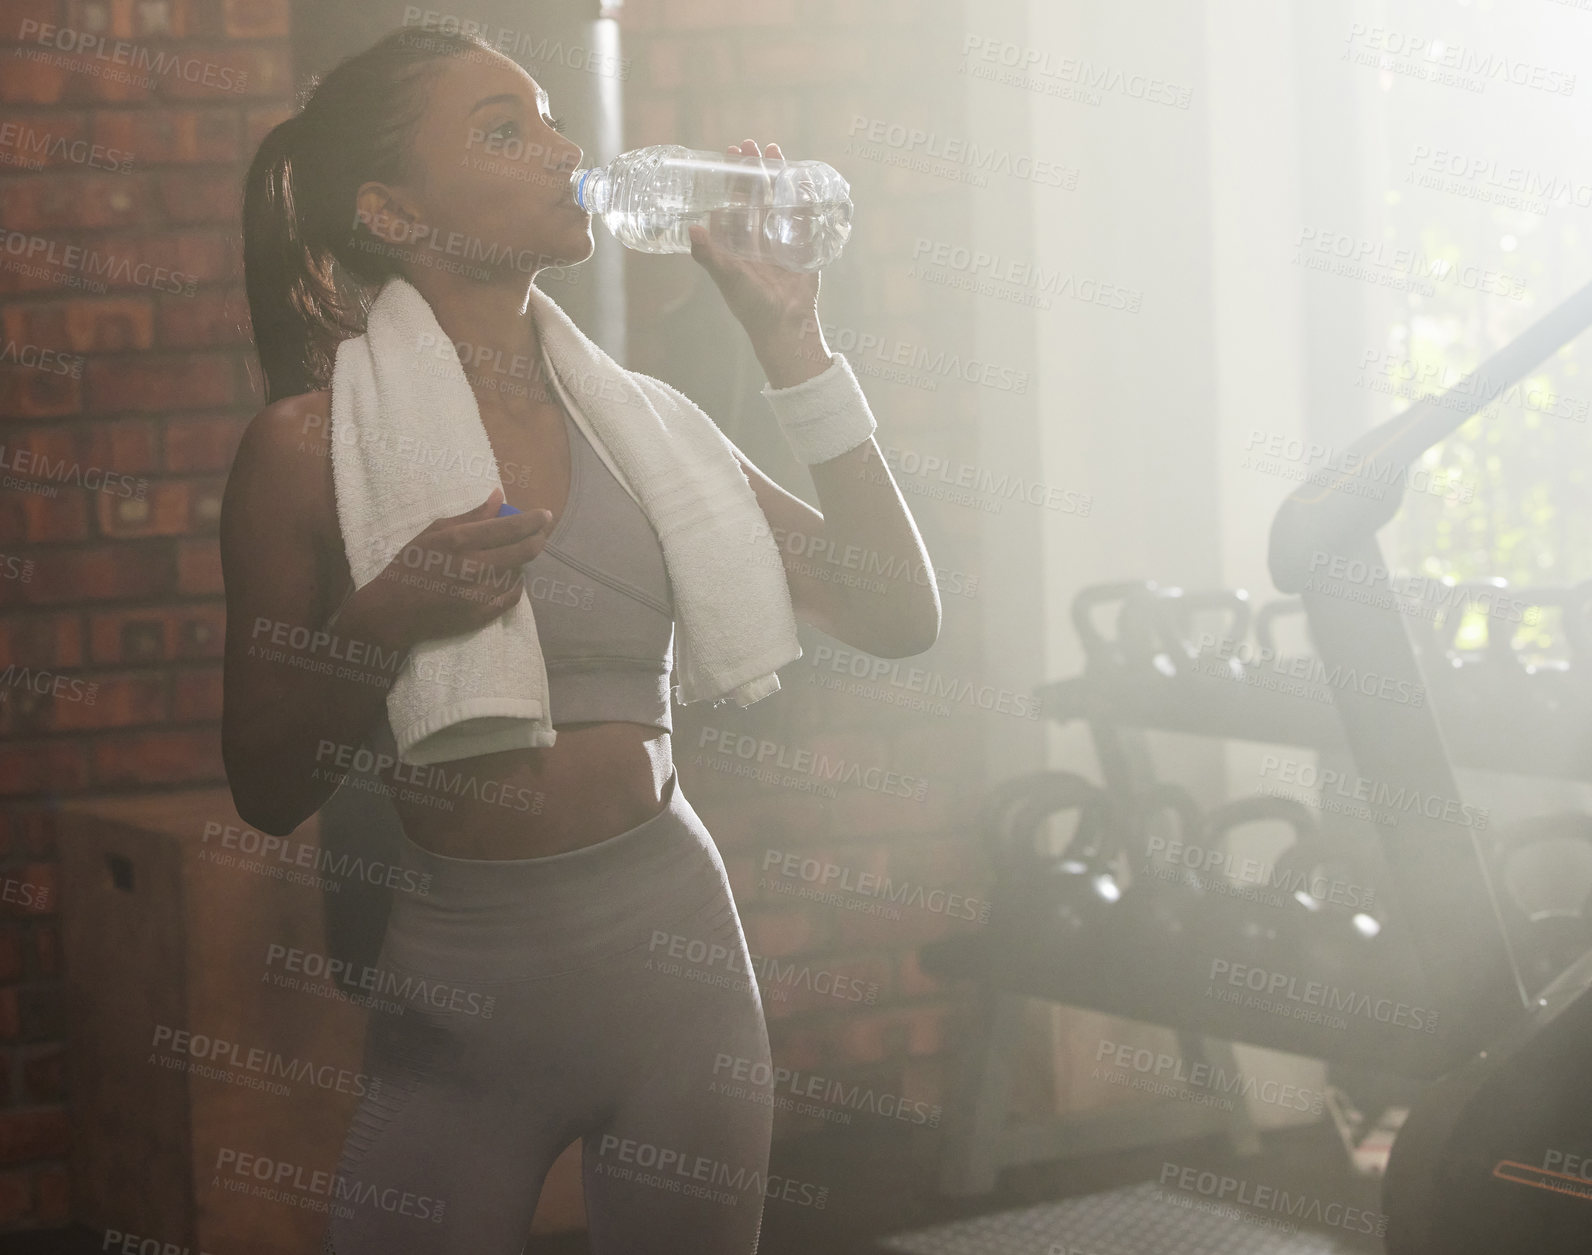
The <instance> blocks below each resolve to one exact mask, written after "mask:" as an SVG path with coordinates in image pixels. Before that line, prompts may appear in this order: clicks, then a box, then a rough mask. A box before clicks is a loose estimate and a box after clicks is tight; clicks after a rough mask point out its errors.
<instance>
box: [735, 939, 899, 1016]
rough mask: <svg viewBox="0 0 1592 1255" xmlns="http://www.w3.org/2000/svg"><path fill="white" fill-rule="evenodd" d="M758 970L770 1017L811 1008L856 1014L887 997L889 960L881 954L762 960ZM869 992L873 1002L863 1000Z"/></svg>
mask: <svg viewBox="0 0 1592 1255" xmlns="http://www.w3.org/2000/svg"><path fill="white" fill-rule="evenodd" d="M753 953H754V954H761V952H760V951H753ZM764 957H766V956H764ZM761 971H762V976H760V978H759V980H758V984H759V986H760V987H761V989H762V991H763V1007H764V1010H765V1011H766V1012H767V1014H768V1015H769V1017H770V1018H773V1019H784V1018H787V1017H789V1016H792V1015H802V1014H805V1013H807V1012H811V1011H830V1012H836V1013H840V1014H859V1013H862V1012H863V1011H864V1008H865V1007H867V1006H871V1005H875V1003H884V1002H888V1001H889V999H890V961H889V959H887V958H885V957H884V956H882V955H876V956H873V957H871V958H860V959H827V958H826V959H817V958H811V959H800V960H796V961H794V962H782V963H779V964H778V966H775V965H774V964H764V965H761ZM781 977H783V979H780V978H781ZM818 986H821V988H820V987H818ZM869 993H872V994H873V996H874V999H875V1003H865V1002H864V1001H863V1000H864V999H865V998H866V997H867V996H868V994H869Z"/></svg>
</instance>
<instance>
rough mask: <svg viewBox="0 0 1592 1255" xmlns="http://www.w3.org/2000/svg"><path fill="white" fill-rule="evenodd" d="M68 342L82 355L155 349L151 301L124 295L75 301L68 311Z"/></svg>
mask: <svg viewBox="0 0 1592 1255" xmlns="http://www.w3.org/2000/svg"><path fill="white" fill-rule="evenodd" d="M66 342H67V344H68V345H70V346H71V348H72V349H73V350H74V351H76V352H78V353H114V352H116V351H118V350H122V349H147V348H149V347H151V346H152V345H153V344H154V342H155V333H154V310H153V308H152V304H151V302H150V299H149V298H148V297H147V296H122V297H104V298H101V299H98V300H77V301H73V302H72V303H71V304H70V305H68V306H67V308H66Z"/></svg>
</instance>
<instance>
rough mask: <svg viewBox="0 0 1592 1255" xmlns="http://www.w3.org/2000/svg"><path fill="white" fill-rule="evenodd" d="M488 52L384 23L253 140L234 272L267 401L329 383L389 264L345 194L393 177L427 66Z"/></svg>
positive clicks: (452, 37)
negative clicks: (256, 143)
mask: <svg viewBox="0 0 1592 1255" xmlns="http://www.w3.org/2000/svg"><path fill="white" fill-rule="evenodd" d="M490 51H491V47H490V45H488V44H486V43H485V42H483V41H482V40H480V39H478V38H476V37H475V36H471V35H465V34H450V33H445V32H439V31H420V30H417V29H415V28H412V27H405V28H402V29H399V30H396V31H393V32H392V33H391V34H389V35H387V36H385V37H384V38H383V39H381V40H379V41H378V42H377V43H376V44H374V45H373V46H372V47H370V48H368V49H366V50H365V51H364V52H362V53H359V54H358V55H357V56H354V57H350V58H349V59H348V60H346V61H344V62H342V63H341V64H340V65H338V66H337V67H336V68H335V69H333V70H332V71H331V73H329V74H328V75H327V76H326V77H325V79H323V80H322V81H321V82H320V83H319V85H317V87H316V88H315V90H314V92H313V93H312V94H311V95H310V97H309V100H308V102H307V103H306V104H305V106H304V109H303V111H302V112H300V113H298V114H295V115H294V116H293V117H291V118H288V119H287V121H285V122H282V123H280V124H279V125H277V126H275V127H273V128H272V129H271V130H270V132H269V133H267V135H266V137H265V138H264V140H262V141H261V143H260V148H259V151H258V152H256V153H255V155H254V161H253V162H252V163H251V164H250V166H249V172H248V174H247V175H246V176H245V178H244V185H243V280H244V287H245V289H246V291H247V293H248V299H249V317H250V319H251V321H252V322H253V324H254V344H255V348H256V350H257V351H258V353H259V355H260V369H261V372H262V373H263V374H264V376H265V399H266V401H267V402H268V403H269V402H271V401H276V400H279V399H280V398H282V397H289V396H295V395H297V394H298V393H301V392H311V391H314V390H316V389H319V388H327V387H330V386H331V376H332V365H333V363H334V362H335V360H336V356H337V345H338V344H339V343H340V342H341V341H342V340H344V339H346V338H347V337H349V336H352V335H358V334H360V333H361V332H362V331H363V330H364V321H365V317H366V314H367V313H368V311H369V307H370V301H371V300H372V299H373V297H374V292H373V291H371V290H370V289H371V288H374V287H379V285H380V284H381V283H382V282H384V281H385V280H386V279H387V278H388V277H389V276H390V275H391V274H395V273H397V271H396V267H395V263H394V262H393V261H392V260H390V258H389V257H388V256H387V254H386V253H385V252H384V251H383V250H379V249H371V248H369V247H367V246H365V242H368V241H370V240H371V238H372V237H370V234H369V232H368V230H366V229H365V228H363V227H361V226H360V225H359V224H358V223H357V222H356V221H355V205H354V197H355V194H356V193H357V191H358V189H359V187H360V185H361V184H363V183H365V182H366V181H369V180H384V181H390V180H393V179H397V178H399V177H401V176H402V174H403V171H404V168H405V166H406V163H407V161H408V147H409V143H410V140H411V139H412V136H413V131H414V127H415V125H416V124H417V123H418V121H419V119H420V115H421V113H422V112H423V110H424V104H425V101H424V95H423V86H424V84H423V81H422V78H423V75H424V72H425V71H426V69H427V68H429V67H430V66H431V65H432V64H433V63H434V62H436V61H438V60H439V59H441V58H443V57H450V56H460V55H464V54H467V53H474V54H481V53H483V52H488V53H489V52H490ZM362 239H363V242H362Z"/></svg>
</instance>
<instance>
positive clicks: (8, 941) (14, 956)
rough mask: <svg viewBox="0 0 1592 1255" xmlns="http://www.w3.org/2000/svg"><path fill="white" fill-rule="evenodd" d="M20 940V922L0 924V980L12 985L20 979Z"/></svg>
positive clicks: (1, 1072) (2, 1072) (0, 1070)
mask: <svg viewBox="0 0 1592 1255" xmlns="http://www.w3.org/2000/svg"><path fill="white" fill-rule="evenodd" d="M22 941H23V937H22V925H21V924H5V925H0V982H4V983H5V984H7V985H13V984H15V983H16V982H17V981H19V980H21V979H22ZM4 1072H5V1068H4V1067H0V1074H4Z"/></svg>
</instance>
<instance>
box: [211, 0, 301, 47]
mask: <svg viewBox="0 0 1592 1255" xmlns="http://www.w3.org/2000/svg"><path fill="white" fill-rule="evenodd" d="M222 12H223V13H224V14H225V15H226V32H227V34H228V35H229V36H231V37H232V38H233V39H272V38H274V39H286V38H287V37H288V35H290V34H291V33H292V27H293V6H292V5H291V4H289V3H288V0H225V3H224V5H223V7H222Z"/></svg>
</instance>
